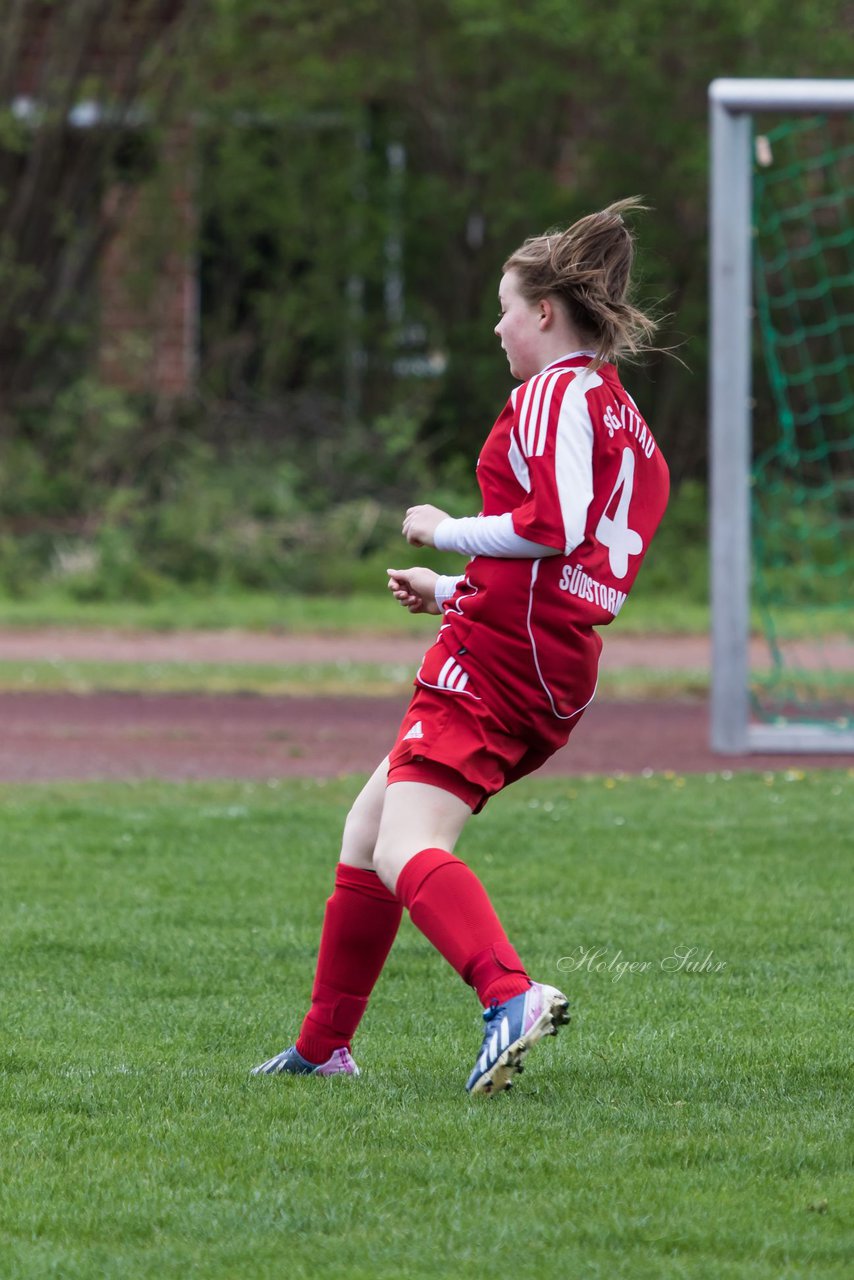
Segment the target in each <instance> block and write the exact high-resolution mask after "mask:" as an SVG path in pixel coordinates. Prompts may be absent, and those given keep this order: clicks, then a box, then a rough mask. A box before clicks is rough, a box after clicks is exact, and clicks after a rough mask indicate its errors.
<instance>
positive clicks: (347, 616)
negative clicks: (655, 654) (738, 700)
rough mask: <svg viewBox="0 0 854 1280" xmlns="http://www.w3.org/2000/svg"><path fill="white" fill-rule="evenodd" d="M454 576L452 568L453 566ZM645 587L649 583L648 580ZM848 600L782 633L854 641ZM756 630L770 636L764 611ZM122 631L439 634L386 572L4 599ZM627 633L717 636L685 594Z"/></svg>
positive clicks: (633, 608)
mask: <svg viewBox="0 0 854 1280" xmlns="http://www.w3.org/2000/svg"><path fill="white" fill-rule="evenodd" d="M447 571H448V572H450V571H451V568H450V566H448V567H447ZM641 581H642V580H641ZM846 606H847V601H846V600H844V599H843V600H841V601H840V602H839V603H838V604H837V605H835V606H831V605H816V606H811V607H809V608H804V607H797V608H792V609H789V610H783V609H781V610H780V611H779V613H778V614H777V615H776V616H775V623H776V626H777V628H778V630H779V633H780V634H781V635H784V636H788V637H801V638H803V637H815V636H827V635H847V636H851V635H852V628H854V622H852V616H851V611H850V610H849V609H847V607H846ZM752 622H753V628H754V631H756V632H757V634H759V633H762V631H763V629H764V627H763V620H762V618H761V617H760V616H759V614H758V613H755V614H754V616H753V619H752ZM45 626H58V627H116V628H120V629H122V630H128V629H133V628H139V629H143V630H153V631H173V630H175V629H176V628H184V629H189V630H192V629H194V628H195V629H197V630H208V631H210V630H219V629H221V628H228V627H237V628H245V629H246V630H250V631H288V632H312V631H333V632H337V631H340V632H352V631H381V632H385V633H387V634H401V633H402V634H407V633H412V632H413V631H423V632H424V633H425V634H429V633H430V632H431V630H432V629H434V628H435V619H431V618H424V617H413V616H412V615H411V614H409V613H407V612H406V610H405V609H401V608H400V606H399V605H398V604H396V603H395V601H394V600H393V599H392V598H391V596H390V595H389V594H388V592H387V591H386V590H385V578H384V577H383V574H382V571H381V570H378V572H377V581H376V589H375V590H373V591H370V592H365V591H363V592H358V591H354V592H348V593H346V594H345V593H340V594H327V595H317V596H306V595H283V594H276V593H273V592H262V591H243V592H240V591H235V592H230V593H227V592H213V593H210V592H208V593H204V592H192V591H185V592H182V591H178V590H177V589H176V590H175V592H174V593H173V594H170V595H167V596H164V597H163V598H161V599H157V600H152V601H150V602H138V601H134V600H128V599H126V598H124V597H123V598H121V599H118V600H115V601H80V600H76V599H75V598H74V597H73V596H70V595H69V594H67V593H65V592H62V591H60V590H58V589H53V590H51V589H49V588H43V589H40V590H38V591H37V592H34V594H33V595H32V596H22V597H8V596H0V627H45ZM619 628H620V632H621V633H622V634H633V635H645V634H649V633H650V632H668V633H673V634H676V635H702V634H705V633H706V632H708V630H709V608H708V605H707V604H705V603H697V602H696V601H695V600H693V599H686V598H685V596H684V595H683V594H682V593H680V592H678V591H669V592H668V593H661V592H657V593H656V592H651V591H649V590H641V589H639V590H638V592H637V594H636V595H633V596H632V598H631V600H630V601H629V602H628V604H627V605H626V607H625V609H624V610H623V611H622V612H621V614H620V619H619Z"/></svg>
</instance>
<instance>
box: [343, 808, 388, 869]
mask: <svg viewBox="0 0 854 1280" xmlns="http://www.w3.org/2000/svg"><path fill="white" fill-rule="evenodd" d="M378 826H379V823H378V821H377V819H376V817H375V816H374V815H373V814H372V813H371V812H370V810H369V809H368V807H367V806H366V805H364V804H360V803H359V801H358V800H357V801H356V803H355V804H354V805H353V807H352V809H351V810H350V812H349V813H348V814H347V817H346V818H345V820H344V832H343V835H342V837H341V857H342V858H344V859H346V860H347V861H348V862H353V861H357V862H361V863H365V864H368V865H370V864H372V862H373V858H374V845H375V844H376V839H377V830H378Z"/></svg>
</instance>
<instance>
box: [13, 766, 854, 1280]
mask: <svg viewBox="0 0 854 1280" xmlns="http://www.w3.org/2000/svg"><path fill="white" fill-rule="evenodd" d="M355 785H356V780H353V779H349V780H342V781H336V782H332V783H326V784H324V783H319V782H299V781H296V782H288V783H284V782H282V783H275V784H266V785H265V784H263V783H255V784H237V783H234V784H215V785H214V784H199V785H167V784H148V783H147V784H144V785H129V784H127V785H126V784H112V785H88V784H74V785H71V784H68V785H63V786H50V787H41V786H39V787H35V786H34V787H17V788H11V787H5V788H2V789H0V831H1V832H2V850H3V864H4V875H3V893H2V899H0V945H2V966H1V967H0V971H1V972H2V975H3V981H2V1012H3V1017H2V1025H3V1040H2V1045H0V1062H2V1074H0V1117H2V1133H3V1141H2V1147H0V1151H2V1178H0V1274H2V1276H3V1280H40V1278H41V1277H48V1276H50V1277H62V1278H63V1280H78V1278H80V1280H83V1278H85V1280H96V1278H97V1280H112V1278H113V1277H115V1278H118V1277H121V1278H122V1280H143V1278H146V1280H147V1278H148V1277H151V1278H152V1280H153V1278H154V1277H157V1280H167V1278H168V1280H172V1278H173V1277H174V1278H177V1277H182V1278H184V1277H204V1278H205V1280H225V1278H226V1277H227V1278H229V1280H232V1278H235V1280H242V1278H243V1277H253V1278H254V1277H259V1278H261V1280H266V1278H267V1277H270V1278H272V1277H279V1276H287V1277H306V1278H307V1277H326V1276H330V1277H342V1280H357V1278H358V1280H362V1278H364V1280H369V1278H370V1280H401V1278H402V1280H408V1278H409V1277H412V1278H417V1280H422V1278H423V1280H427V1278H428V1277H448V1280H467V1278H468V1277H471V1278H472V1280H475V1278H477V1280H481V1277H483V1276H496V1275H502V1276H503V1275H511V1276H516V1277H523V1278H525V1277H532V1278H533V1277H543V1276H548V1277H552V1276H560V1277H572V1278H574V1277H602V1278H603V1280H604V1278H607V1280H612V1278H613V1277H627V1278H628V1280H643V1278H646V1277H649V1280H661V1278H665V1280H667V1278H669V1277H674V1278H675V1277H680V1278H681V1277H691V1278H694V1277H704V1278H705V1277H708V1278H709V1280H729V1278H732V1280H736V1278H737V1280H744V1278H745V1277H747V1278H750V1280H753V1278H756V1280H759V1278H760V1277H761V1278H763V1280H765V1278H767V1280H780V1278H781V1277H818V1276H821V1277H824V1276H839V1277H842V1276H844V1275H850V1270H849V1266H850V1259H851V1256H852V1252H854V1230H852V1208H854V1204H852V1179H851V1172H852V1170H851V1163H852V1151H854V1142H852V1133H851V1129H852V1113H851V1106H850V1093H848V1092H847V1090H848V1089H850V1074H849V1073H850V1066H851V1043H852V1042H851V1027H850V1018H851V972H850V967H849V968H846V964H847V963H849V964H850V961H848V962H847V961H846V948H847V947H848V946H849V944H850V914H849V913H848V910H847V903H846V898H847V896H848V894H849V890H850V833H851V830H852V826H854V779H852V775H851V773H850V772H849V773H846V772H844V771H833V772H816V773H806V774H803V773H788V774H785V773H777V774H773V775H736V776H734V777H729V778H728V777H726V776H725V775H709V776H706V777H703V776H700V777H689V778H683V777H673V776H653V777H650V778H633V779H628V778H619V777H617V778H588V779H581V780H572V781H551V780H542V781H536V780H529V781H526V782H524V783H521V784H519V785H518V786H517V787H515V788H513V789H512V791H510V792H509V793H508V794H507V795H505V796H502V797H500V798H498V799H497V800H496V801H494V802H493V803H492V804H491V805H490V806H489V807H488V808H487V810H486V812H485V813H484V814H483V815H482V816H481V817H480V818H478V819H477V820H475V821H474V822H473V823H472V824H471V827H470V829H469V831H468V832H467V833H466V835H465V836H464V839H463V842H462V844H461V845H460V848H459V852H460V853H461V854H462V855H463V856H464V857H466V858H467V859H468V860H470V862H471V864H472V865H473V866H474V868H475V869H476V870H477V871H478V873H479V874H480V875H481V876H482V877H483V879H484V880H485V882H486V884H487V886H488V887H489V889H490V891H491V893H492V894H493V898H494V901H495V903H496V905H497V907H498V909H499V911H500V912H501V914H502V916H503V917H504V919H505V921H506V923H507V926H508V929H509V932H510V933H511V936H512V937H513V939H514V941H515V942H516V943H517V945H518V946H519V948H520V950H521V951H522V953H523V955H524V956H525V957H526V959H527V960H528V962H529V965H530V967H531V969H532V971H533V972H534V974H535V975H536V976H537V977H539V978H541V979H544V980H551V981H557V982H559V983H560V984H561V985H563V986H564V987H565V989H566V990H567V992H568V994H569V995H570V997H571V1000H572V1002H573V1005H574V1009H575V1014H574V1025H573V1026H572V1027H570V1028H569V1029H568V1030H566V1031H564V1032H562V1033H561V1035H560V1036H559V1037H558V1038H557V1039H556V1040H554V1041H546V1042H544V1044H543V1045H542V1046H540V1047H538V1048H537V1049H536V1050H535V1051H534V1052H533V1053H532V1055H531V1058H530V1060H529V1064H528V1068H527V1071H526V1072H525V1074H524V1076H523V1077H522V1078H521V1080H520V1081H519V1084H518V1085H517V1088H516V1090H515V1091H514V1093H513V1094H512V1095H503V1096H500V1097H498V1098H495V1099H493V1100H486V1101H481V1102H474V1101H472V1100H471V1099H469V1098H468V1097H467V1096H466V1095H465V1093H464V1091H463V1083H464V1081H465V1078H466V1076H467V1074H468V1071H469V1069H470V1067H471V1065H472V1062H473V1060H474V1054H475V1051H476V1049H477V1047H478V1045H479V1041H480V1031H479V1027H478V1023H479V1019H478V1008H477V1004H476V1001H475V998H474V996H473V995H472V993H471V992H469V991H468V990H467V989H466V988H464V987H462V986H461V984H460V983H459V979H458V978H457V977H456V976H455V975H454V974H453V973H452V972H451V970H450V969H448V968H447V967H446V966H445V964H444V962H443V961H442V960H441V959H440V958H439V957H438V956H437V955H436V954H435V953H434V952H433V951H432V950H431V948H430V947H429V945H428V944H427V943H426V942H425V941H424V940H423V939H422V938H421V936H420V934H418V933H417V932H416V931H415V930H414V929H413V928H412V927H411V925H409V923H408V922H406V923H405V924H404V927H403V930H402V932H401V936H400V937H399V939H398V942H397V944H396V946H395V949H394V950H393V952H392V956H391V960H390V962H389V965H388V968H387V970H386V972H385V974H384V975H383V978H382V980H381V982H380V985H379V987H378V989H377V992H376V994H375V998H374V1002H373V1004H372V1007H371V1009H370V1010H369V1012H368V1015H367V1017H366V1020H365V1022H364V1024H363V1027H362V1029H361V1030H360V1033H359V1035H358V1037H357V1040H356V1043H355V1046H354V1048H355V1052H356V1056H357V1058H358V1060H359V1062H360V1065H361V1067H362V1070H363V1075H362V1077H361V1079H359V1080H350V1079H333V1080H326V1081H321V1080H306V1079H285V1080H274V1079H263V1080H258V1079H250V1077H249V1074H248V1072H249V1068H250V1067H251V1066H252V1065H253V1064H254V1063H256V1062H258V1061H261V1060H262V1059H263V1058H265V1057H267V1056H268V1055H269V1054H271V1053H272V1052H274V1051H276V1050H278V1049H280V1048H282V1047H283V1046H284V1045H285V1044H286V1043H289V1042H290V1040H291V1039H292V1037H293V1035H294V1032H295V1031H296V1029H297V1026H298V1021H299V1018H300V1015H301V1013H302V1011H303V1008H304V1005H305V1003H306V1000H307V997H308V993H309V988H310V983H311V977H312V968H313V957H314V953H315V947H316V942H317V933H318V928H319V924H320V920H321V914H322V909H323V901H324V899H325V897H326V895H327V893H328V891H329V888H330V884H331V875H332V864H333V862H334V858H335V853H336V842H337V836H338V830H339V827H340V823H341V820H342V818H343V815H344V813H345V812H346V808H347V804H348V799H349V797H350V796H351V795H352V793H353V791H354V788H355ZM690 948H696V951H695V952H694V953H693V955H692V956H691V957H690V958H688V959H686V958H685V957H686V954H687V951H686V949H690ZM709 953H711V955H710V954H709ZM849 954H850V953H849ZM626 965H633V966H634V968H626V967H625V966H626ZM692 965H693V966H694V968H693V970H692Z"/></svg>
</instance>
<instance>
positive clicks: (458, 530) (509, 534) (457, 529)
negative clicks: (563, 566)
mask: <svg viewBox="0 0 854 1280" xmlns="http://www.w3.org/2000/svg"><path fill="white" fill-rule="evenodd" d="M433 545H434V546H435V547H436V549H437V550H438V551H459V552H460V553H461V554H462V555H466V556H493V557H494V558H496V559H499V560H541V559H542V558H543V556H556V555H559V554H560V548H558V547H546V546H544V545H543V544H542V543H541V542H530V541H529V540H528V539H527V538H522V537H520V536H519V534H518V533H517V532H516V530H515V529H514V528H513V515H512V512H510V511H506V512H505V513H504V515H501V516H463V517H462V518H461V519H459V520H454V519H452V518H451V516H447V517H446V519H444V520H443V521H442V523H441V524H440V525H438V526H437V528H436V532H435V533H434V534H433Z"/></svg>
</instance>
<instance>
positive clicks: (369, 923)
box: [254, 199, 669, 1094]
mask: <svg viewBox="0 0 854 1280" xmlns="http://www.w3.org/2000/svg"><path fill="white" fill-rule="evenodd" d="M639 207H641V206H640V205H639V204H638V202H637V201H636V200H634V199H630V200H622V201H619V202H618V203H616V204H613V205H610V206H609V207H608V208H607V209H604V210H602V211H601V212H600V213H594V214H591V215H590V216H589V217H586V218H582V219H581V221H579V222H577V223H576V224H575V225H574V226H571V227H570V228H569V229H568V230H566V231H553V232H551V233H549V234H547V235H540V236H535V237H533V238H532V239H529V240H526V241H525V243H524V244H523V245H522V246H521V247H520V248H519V249H517V251H516V252H515V253H513V254H512V255H511V256H510V257H509V258H508V260H507V261H506V262H505V264H504V274H503V276H502V279H501V284H500V289H499V300H500V304H501V315H500V319H499V321H498V324H497V325H496V326H495V333H496V335H497V336H498V337H499V339H500V340H501V346H502V348H503V350H504V352H505V353H506V355H507V360H508V362H509V365H510V372H511V374H512V375H513V377H514V378H516V379H518V380H519V382H520V383H521V386H519V387H517V388H516V389H515V390H514V391H513V392H512V393H511V395H510V399H509V400H508V401H507V404H506V405H505V407H504V409H503V411H502V412H501V415H500V416H499V418H498V421H497V422H496V423H495V426H494V427H493V428H492V431H491V432H490V435H489V437H488V439H487V440H486V443H485V444H484V446H483V449H482V452H481V454H480V458H479V461H478V472H477V474H478V481H479V485H480V490H481V495H482V499H483V511H482V513H481V514H480V515H479V516H475V517H463V518H462V519H452V518H451V517H450V516H449V515H448V514H447V513H446V512H444V511H440V510H438V509H437V508H436V507H433V506H430V505H421V506H415V507H410V508H409V510H408V511H407V513H406V517H405V519H404V521H403V533H404V535H405V537H406V539H407V541H408V542H409V543H410V544H411V545H412V546H415V547H418V546H434V547H437V548H439V549H440V550H444V551H454V552H460V553H462V554H463V555H465V556H467V557H470V558H469V560H468V564H467V565H466V568H465V571H464V573H463V574H462V575H461V577H459V578H453V579H451V578H446V577H442V576H440V575H437V574H435V573H434V572H433V571H432V570H430V569H426V568H423V567H414V568H409V569H389V571H388V574H389V583H388V585H389V588H390V590H391V591H392V593H393V594H394V596H395V598H396V599H397V600H398V601H399V602H400V603H401V605H403V606H404V607H405V608H407V609H409V610H410V612H413V613H420V612H427V613H436V614H439V613H441V615H442V623H441V625H440V627H439V632H438V636H437V639H436V641H435V643H434V644H433V646H432V647H431V648H430V649H428V651H427V653H426V655H425V657H424V660H423V662H422V664H421V667H420V669H419V671H418V673H417V676H416V678H415V693H414V694H413V697H412V701H411V703H410V706H409V709H408V711H407V713H406V715H405V717H404V719H403V722H402V724H401V727H400V731H399V734H398V738H397V741H396V742H395V744H394V746H393V747H392V750H391V752H390V754H389V756H388V757H387V758H386V759H385V760H383V762H382V764H381V765H380V766H379V768H378V769H377V770H376V772H375V773H374V774H373V776H372V777H371V778H370V780H369V781H368V783H367V784H366V786H365V787H364V789H363V790H362V792H361V794H360V795H359V796H358V798H357V800H356V802H355V804H354V805H353V807H352V809H351V811H350V813H349V815H348V817H347V820H346V823H345V827H344V836H343V842H342V848H341V859H340V862H339V864H338V867H337V872H336V876H335V886H334V889H333V892H332V896H331V897H330V898H329V900H328V902H327V904H326V914H325V916H324V921H323V930H322V933H321V939H320V951H319V956H318V961H317V971H316V975H315V980H314V986H313V989H312V997H311V1007H310V1008H309V1010H308V1013H307V1014H306V1015H305V1018H304V1020H303V1023H302V1026H301V1029H300V1032H299V1036H298V1038H297V1040H296V1043H295V1044H294V1045H292V1046H291V1047H290V1048H288V1049H286V1050H285V1051H284V1052H283V1053H280V1054H278V1055H277V1056H276V1057H274V1058H271V1059H270V1060H269V1061H268V1062H264V1063H262V1064H261V1065H260V1066H258V1067H256V1068H255V1069H254V1074H266V1075H273V1074H279V1073H285V1074H291V1075H308V1074H312V1075H321V1076H327V1075H335V1074H339V1073H344V1074H349V1075H357V1074H358V1067H357V1066H356V1064H355V1062H354V1061H353V1058H352V1057H351V1054H350V1046H351V1040H352V1037H353V1035H354V1033H355V1031H356V1028H357V1026H358V1024H359V1021H360V1019H361V1017H362V1015H363V1013H364V1011H365V1008H366V1006H367V1003H368V999H369V997H370V994H371V991H372V990H373V987H374V985H375V983H376V981H377V979H378V977H379V975H380V972H381V970H382V968H383V965H384V963H385V960H386V957H387V956H388V953H389V950H390V948H391V945H392V943H393V942H394V938H395V935H396V934H397V930H398V926H399V924H400V920H401V916H402V912H403V909H404V907H405V908H406V909H407V910H408V911H409V915H410V918H411V920H412V922H413V923H414V924H415V925H416V926H417V928H418V929H420V930H421V932H422V933H423V934H424V935H425V936H426V937H427V938H428V939H429V941H430V942H431V943H432V944H433V945H434V946H435V947H436V948H437V950H438V951H439V952H441V954H442V955H443V956H444V957H445V959H446V960H447V961H448V962H449V963H450V964H451V965H453V967H454V968H455V969H456V971H457V973H459V975H460V977H461V978H462V979H463V981H464V982H466V983H468V984H469V985H470V986H472V987H473V988H474V989H475V991H476V992H477V995H478V997H479V999H480V1002H481V1004H482V1005H483V1006H484V1010H485V1012H484V1014H483V1017H484V1019H485V1020H486V1031H485V1034H484V1038H483V1044H482V1046H481V1050H480V1052H479V1054H478V1057H477V1061H476V1063H475V1066H474V1069H473V1070H472V1072H471V1074H470V1076H469V1078H468V1082H467V1084H466V1088H467V1089H468V1090H469V1091H470V1092H471V1093H475V1094H492V1093H497V1092H499V1091H501V1090H504V1089H508V1088H509V1087H510V1085H511V1083H512V1080H513V1076H514V1075H515V1074H516V1073H517V1072H519V1071H521V1069H522V1059H523V1057H524V1055H525V1053H526V1052H527V1050H528V1049H529V1048H530V1047H531V1046H532V1045H533V1044H535V1043H536V1042H537V1041H538V1040H540V1039H541V1038H542V1037H543V1036H545V1035H553V1034H555V1033H556V1031H557V1028H558V1027H559V1026H560V1025H561V1024H563V1023H566V1022H568V1021H569V1017H568V1012H567V1009H568V1002H567V999H566V996H565V995H564V994H563V993H562V992H561V991H558V990H557V989H556V988H555V987H553V986H550V985H547V984H544V983H539V982H532V981H531V979H530V978H529V976H528V973H527V971H526V969H525V966H524V964H523V962H522V960H521V958H520V957H519V955H518V953H517V952H516V950H515V949H514V947H513V946H512V944H511V942H510V941H509V939H508V937H507V935H506V933H505V931H504V929H503V927H502V925H501V922H500V921H499V919H498V917H497V915H496V913H495V911H494V909H493V907H492V904H491V903H490V900H489V897H488V896H487V893H486V890H485V889H484V887H483V885H482V884H481V882H480V880H479V879H478V878H477V876H476V875H475V874H474V872H473V871H471V870H470V868H469V867H467V866H466V864H465V863H464V862H462V861H461V860H460V859H459V858H457V857H455V856H454V848H455V845H456V842H457V838H458V837H459V835H460V832H461V831H462V829H463V827H464V826H465V824H466V822H467V820H468V819H469V817H470V816H471V815H472V813H477V812H479V810H480V809H482V807H483V806H484V804H485V803H486V801H487V800H488V798H489V797H490V796H492V795H495V793H496V792H498V791H500V790H502V788H503V787H506V786H507V785H508V783H511V782H514V781H515V780H516V779H517V778H521V777H523V776H524V775H525V774H528V773H531V772H532V771H533V770H534V769H537V768H538V767H539V766H540V765H541V764H543V762H544V761H545V760H547V759H548V758H549V756H551V755H552V754H553V753H554V752H555V751H557V750H558V748H559V747H561V746H563V745H564V743H565V742H566V741H567V739H568V737H569V735H570V733H571V732H572V730H573V729H574V728H575V727H576V725H577V724H578V722H579V720H580V719H581V717H582V715H583V713H584V710H585V708H586V707H587V706H588V705H589V704H590V702H591V700H592V698H593V694H594V692H595V688H596V675H597V667H598V659H599V652H600V649H601V646H602V641H601V639H600V637H599V635H598V633H597V631H596V630H595V628H596V627H598V626H604V625H607V624H608V623H609V622H611V621H612V619H613V618H614V617H615V616H616V615H617V614H618V613H619V611H620V609H621V608H622V605H623V603H624V601H625V599H626V595H627V594H628V592H629V589H630V588H631V586H632V583H633V582H634V580H635V576H636V574H637V571H638V568H639V566H640V563H641V561H642V559H643V557H644V554H645V553H646V550H647V548H648V547H649V543H650V540H651V538H652V536H653V534H654V532H655V530H656V527H657V525H658V523H659V521H660V519H661V517H662V515H663V513H664V509H665V506H666V503H667V496H668V487H669V482H668V472H667V467H666V464H665V462H664V459H663V458H662V456H661V452H660V450H659V448H658V446H657V444H656V442H655V440H654V439H653V436H652V433H651V432H650V430H649V427H648V426H647V425H646V423H645V422H644V420H643V418H642V417H641V414H640V412H639V410H638V408H637V406H636V404H635V402H634V400H632V398H631V396H630V395H628V393H627V392H626V391H624V389H623V387H622V385H621V382H620V379H619V376H618V374H617V370H616V368H615V366H614V364H613V363H612V362H613V361H614V360H615V359H616V358H618V357H619V356H620V355H621V354H623V353H627V352H628V353H634V352H637V351H640V350H642V349H644V348H645V347H647V346H648V344H649V339H650V337H651V334H652V332H653V329H654V324H653V322H652V321H651V320H650V319H649V318H648V317H647V316H646V315H644V314H643V313H642V312H641V311H639V310H638V309H637V308H636V307H634V306H633V305H632V303H631V301H630V300H629V297H628V290H629V283H630V275H631V266H632V260H633V254H634V242H633V237H632V234H631V232H630V230H629V229H628V227H627V226H626V224H625V223H624V221H623V214H624V213H625V212H627V211H630V210H633V209H636V208H639ZM524 856H530V855H529V853H528V851H527V849H526V850H525V852H524Z"/></svg>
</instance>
